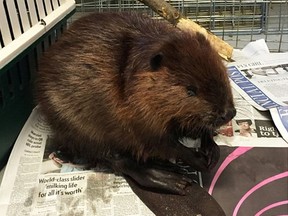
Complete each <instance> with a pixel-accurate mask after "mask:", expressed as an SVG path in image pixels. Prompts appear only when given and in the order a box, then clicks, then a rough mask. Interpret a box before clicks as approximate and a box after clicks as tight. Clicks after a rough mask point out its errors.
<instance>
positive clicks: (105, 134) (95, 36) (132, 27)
mask: <svg viewBox="0 0 288 216" xmlns="http://www.w3.org/2000/svg"><path fill="white" fill-rule="evenodd" d="M171 31H174V28H173V27H172V26H170V25H169V24H167V23H166V22H163V23H162V22H161V23H160V22H159V21H155V20H152V19H149V18H147V17H144V16H141V15H137V14H128V13H111V14H96V13H95V14H92V15H89V16H87V17H83V18H82V19H80V20H77V21H75V22H74V23H73V24H72V25H71V27H70V28H69V30H68V31H67V32H65V33H64V35H63V36H62V37H61V38H60V40H59V41H58V42H57V43H56V44H55V45H54V46H53V47H52V48H51V49H50V50H49V51H48V52H47V53H45V54H44V56H43V58H42V59H41V62H40V65H41V66H40V69H39V72H38V78H37V88H36V94H37V97H36V98H37V101H38V103H39V104H40V107H41V109H42V111H43V113H44V114H45V115H46V116H47V119H48V121H49V122H50V123H51V124H52V126H53V127H54V129H55V131H56V133H57V134H60V135H61V136H63V137H74V138H75V137H78V138H79V140H80V141H81V142H85V141H86V140H94V141H93V142H97V141H99V143H103V142H104V140H105V142H106V143H107V142H109V138H110V137H113V139H112V140H113V142H114V141H115V140H119V142H120V140H124V141H123V142H125V137H127V139H128V140H129V142H130V143H133V142H135V143H137V141H136V140H133V139H137V138H135V137H134V136H133V135H132V136H129V135H127V136H125V135H124V134H125V133H126V132H127V130H130V129H129V128H127V124H129V123H128V122H129V118H130V117H129V116H123V115H127V114H128V115H129V111H127V106H126V105H125V103H126V97H125V92H124V91H125V90H124V89H125V87H124V86H123V85H124V83H125V81H124V79H127V77H129V76H130V75H131V74H129V72H128V73H125V74H124V71H129V69H127V67H129V65H132V64H134V65H137V64H139V67H146V66H147V67H148V65H149V61H148V62H147V64H146V62H145V65H143V64H144V60H143V62H142V63H141V62H140V63H138V62H135V61H136V60H135V57H136V56H137V55H138V54H139V53H140V52H143V53H145V52H144V50H146V51H148V52H150V50H149V46H151V44H152V46H155V41H159V40H161V37H163V38H164V37H167V34H169V33H170V34H171ZM139 39H140V40H139ZM151 49H152V48H151ZM133 52H134V53H133ZM130 58H132V59H130ZM147 58H148V57H147ZM140 59H142V57H141V58H140ZM131 61H132V62H131ZM133 61H134V62H133ZM121 126H122V127H121ZM74 138H73V139H74ZM84 140H85V141H84ZM69 142H71V141H69ZM121 143H122V142H121ZM103 145H104V144H103ZM123 145H127V148H130V147H129V144H119V146H120V147H119V148H120V149H121V150H122V149H123ZM98 147H99V149H101V150H103V149H104V147H103V146H98ZM71 148H73V145H71ZM93 148H96V149H97V146H94V147H93ZM114 148H115V149H117V144H115V145H114ZM107 151H108V150H107Z"/></svg>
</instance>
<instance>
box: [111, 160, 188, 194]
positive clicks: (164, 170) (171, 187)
mask: <svg viewBox="0 0 288 216" xmlns="http://www.w3.org/2000/svg"><path fill="white" fill-rule="evenodd" d="M110 159H111V160H110V163H111V165H112V168H113V169H114V170H115V171H116V172H119V173H121V174H124V175H125V176H128V177H130V178H132V179H133V180H134V181H135V182H137V183H138V184H139V185H140V186H142V187H144V188H147V189H149V190H153V191H156V192H157V191H158V192H166V193H173V194H179V195H185V188H186V187H187V186H188V185H190V184H191V183H192V182H193V180H192V179H190V178H188V177H186V176H184V175H182V174H180V173H177V172H176V171H177V169H179V167H177V166H175V165H172V164H171V165H167V164H164V163H161V162H159V163H158V162H153V161H150V162H146V163H141V164H140V163H137V162H136V161H135V160H133V159H131V158H129V157H124V156H119V155H118V156H116V157H115V156H114V157H111V158H110ZM174 171H175V172H174Z"/></svg>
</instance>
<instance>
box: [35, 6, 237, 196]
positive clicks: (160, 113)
mask: <svg viewBox="0 0 288 216" xmlns="http://www.w3.org/2000/svg"><path fill="white" fill-rule="evenodd" d="M36 101H37V103H39V107H40V109H41V112H42V113H43V114H44V116H46V118H47V120H48V122H49V123H50V124H51V127H52V129H53V131H54V136H55V137H54V139H55V140H54V142H55V143H56V145H57V146H58V148H59V150H61V151H62V152H65V153H66V154H67V155H68V156H69V157H70V159H71V161H76V160H77V159H79V158H85V161H86V162H87V163H88V164H90V165H97V164H105V165H107V166H109V167H110V168H112V169H113V170H114V171H115V172H117V173H120V174H123V175H125V176H129V177H130V178H132V179H133V180H135V181H136V182H137V183H139V185H142V186H143V187H145V188H148V189H150V188H151V189H156V190H157V189H159V190H164V191H167V192H171V193H178V194H185V191H184V190H185V187H186V186H187V185H189V184H190V183H191V179H189V178H187V177H185V176H183V175H181V174H180V173H179V172H177V171H175V169H174V167H173V166H171V167H170V166H165V165H163V164H165V163H162V162H165V161H171V160H172V159H174V160H181V161H183V162H184V163H186V164H188V165H190V166H192V167H193V168H195V169H196V170H200V171H207V170H210V169H212V168H213V167H214V166H215V164H216V163H217V161H218V159H219V147H218V146H217V145H216V143H215V142H214V141H213V134H214V131H215V130H216V129H217V128H218V127H220V126H221V125H224V124H225V123H227V122H228V121H230V120H231V119H232V118H233V117H234V116H235V113H236V111H235V108H234V104H233V98H232V93H231V87H230V83H229V79H228V76H227V73H226V68H225V66H224V64H223V63H222V61H221V59H220V57H219V56H218V54H217V52H216V51H215V50H214V49H213V48H212V47H211V45H210V43H209V41H208V40H207V39H206V38H205V37H204V36H202V35H201V34H199V33H191V32H186V31H181V30H179V29H177V28H175V27H174V26H172V25H171V24H169V23H168V22H166V21H163V20H156V19H152V18H150V17H148V16H146V15H141V14H139V13H138V14H137V13H132V12H131V13H124V12H122V13H120V12H119V13H92V14H90V15H87V16H85V17H82V18H80V19H79V20H76V21H75V22H73V23H72V24H71V26H70V28H68V30H67V31H66V32H65V33H64V34H63V36H62V37H61V38H59V40H58V41H57V42H56V43H55V45H54V46H52V47H51V48H50V49H49V50H48V51H47V52H46V53H44V55H43V57H42V59H41V61H40V66H39V70H38V73H37V79H36ZM186 137H188V138H191V139H198V140H199V139H201V148H200V149H197V150H196V149H192V148H187V147H185V146H184V145H183V144H181V142H180V140H181V139H182V138H186ZM153 161H155V163H154V162H153ZM162 165H163V166H162Z"/></svg>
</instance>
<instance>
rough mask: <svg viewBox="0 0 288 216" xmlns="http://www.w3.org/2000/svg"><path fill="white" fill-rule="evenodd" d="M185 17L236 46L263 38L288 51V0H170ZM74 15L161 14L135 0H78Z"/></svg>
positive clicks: (153, 15)
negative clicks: (131, 12)
mask: <svg viewBox="0 0 288 216" xmlns="http://www.w3.org/2000/svg"><path fill="white" fill-rule="evenodd" d="M168 2H169V3H170V4H171V5H173V6H174V7H175V8H177V9H178V10H179V11H181V12H182V13H183V14H184V15H185V16H186V17H188V18H190V19H192V20H194V21H196V22H198V23H199V24H200V25H202V26H203V27H205V28H207V29H209V30H210V31H211V32H213V33H214V34H216V35H218V36H220V37H221V38H222V39H224V40H225V41H227V42H228V43H230V44H231V45H232V46H233V47H235V48H242V47H243V46H244V45H246V44H247V43H248V42H249V41H254V40H256V39H260V38H264V39H265V40H266V42H267V44H268V46H269V48H270V50H271V51H277V52H281V51H288V0H282V1H281V0H170V1H168ZM76 5H77V7H76V8H77V13H76V15H75V16H74V18H76V19H77V17H79V16H82V15H84V14H86V13H89V12H94V11H98V12H107V11H111V12H115V11H116V12H117V11H131V10H133V11H138V12H141V13H146V14H148V15H150V16H152V17H155V18H160V17H159V16H158V15H157V14H156V13H155V12H153V11H152V10H151V9H149V8H148V7H147V6H145V5H144V4H142V3H140V2H138V1H135V0H77V1H76Z"/></svg>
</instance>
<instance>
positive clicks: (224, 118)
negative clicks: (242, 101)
mask: <svg viewBox="0 0 288 216" xmlns="http://www.w3.org/2000/svg"><path fill="white" fill-rule="evenodd" d="M235 115H236V109H235V108H234V107H232V108H229V109H227V110H226V112H225V113H224V114H223V115H220V116H219V117H218V118H217V119H216V122H215V124H216V125H217V126H221V125H224V124H226V123H228V122H229V121H230V120H231V119H232V118H234V116H235Z"/></svg>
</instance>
